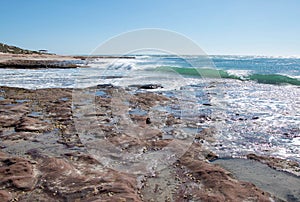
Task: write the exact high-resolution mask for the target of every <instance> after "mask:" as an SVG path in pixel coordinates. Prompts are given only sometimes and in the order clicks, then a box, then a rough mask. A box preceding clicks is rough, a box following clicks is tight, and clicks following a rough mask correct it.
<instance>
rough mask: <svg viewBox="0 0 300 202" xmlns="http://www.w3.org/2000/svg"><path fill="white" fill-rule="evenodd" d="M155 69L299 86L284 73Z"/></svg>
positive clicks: (182, 73) (179, 68)
mask: <svg viewBox="0 0 300 202" xmlns="http://www.w3.org/2000/svg"><path fill="white" fill-rule="evenodd" d="M156 71H164V72H174V73H178V74H181V75H187V76H195V77H202V78H225V79H237V80H243V81H244V80H252V81H256V82H258V83H265V84H274V85H282V84H291V85H296V86H300V80H298V79H296V78H291V77H289V76H285V75H279V74H251V75H248V76H244V77H240V76H236V75H232V74H229V73H228V72H227V71H225V70H218V69H208V68H207V69H206V68H182V67H170V66H162V67H157V68H156Z"/></svg>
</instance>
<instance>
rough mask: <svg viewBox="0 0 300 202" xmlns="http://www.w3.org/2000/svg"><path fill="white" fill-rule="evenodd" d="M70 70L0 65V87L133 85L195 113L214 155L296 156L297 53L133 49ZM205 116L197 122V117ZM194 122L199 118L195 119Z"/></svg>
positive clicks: (183, 113)
mask: <svg viewBox="0 0 300 202" xmlns="http://www.w3.org/2000/svg"><path fill="white" fill-rule="evenodd" d="M85 65H88V66H89V67H88V68H87V67H82V68H76V69H36V70H25V69H0V85H2V86H13V87H22V88H29V89H36V88H84V87H89V86H95V85H98V84H113V85H116V86H122V87H125V88H131V89H132V91H139V89H137V88H136V86H137V85H143V84H159V85H161V86H162V88H157V89H150V90H147V91H156V92H159V93H162V94H164V95H165V96H168V97H170V98H172V97H174V98H176V99H179V100H180V102H181V106H180V110H179V111H178V110H176V111H175V110H174V111H172V110H173V109H170V111H171V112H173V113H174V114H176V116H178V117H179V118H190V117H193V118H194V120H195V122H197V125H198V127H199V130H203V129H204V128H214V129H215V130H214V133H213V134H214V135H213V136H214V137H213V138H214V141H212V142H202V143H203V145H204V146H205V147H207V148H209V149H210V150H211V151H213V152H215V153H216V154H218V155H219V156H220V157H244V156H245V155H247V154H249V153H256V154H261V155H269V156H275V157H281V158H284V159H291V160H295V161H298V162H300V87H299V86H300V58H295V57H290V58H284V57H262V56H180V57H179V56H173V55H147V56H146V55H135V57H134V58H130V59H128V58H127V59H126V58H120V59H112V58H106V59H103V58H98V59H97V58H93V59H91V60H89V61H87V62H86V63H85V64H83V66H85ZM203 115H205V116H206V115H207V116H209V117H210V119H209V120H207V121H205V122H200V121H199V120H200V118H199V117H203ZM198 121H199V123H198Z"/></svg>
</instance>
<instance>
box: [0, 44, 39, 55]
mask: <svg viewBox="0 0 300 202" xmlns="http://www.w3.org/2000/svg"><path fill="white" fill-rule="evenodd" d="M0 52H2V53H12V54H33V53H36V54H40V53H39V52H38V51H31V50H25V49H22V48H18V47H16V46H9V45H6V44H3V43H0Z"/></svg>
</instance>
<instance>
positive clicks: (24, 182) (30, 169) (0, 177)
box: [0, 158, 37, 190]
mask: <svg viewBox="0 0 300 202" xmlns="http://www.w3.org/2000/svg"><path fill="white" fill-rule="evenodd" d="M36 181H37V179H36V176H35V172H34V166H33V165H32V164H31V162H29V161H27V160H25V159H22V158H1V167H0V184H2V183H8V184H9V185H10V186H12V187H15V188H19V189H22V190H32V189H33V188H34V186H35V184H36Z"/></svg>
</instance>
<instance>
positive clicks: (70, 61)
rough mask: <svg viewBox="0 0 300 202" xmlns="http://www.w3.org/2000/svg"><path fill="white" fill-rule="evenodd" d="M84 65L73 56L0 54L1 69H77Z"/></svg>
mask: <svg viewBox="0 0 300 202" xmlns="http://www.w3.org/2000/svg"><path fill="white" fill-rule="evenodd" d="M82 64H83V62H82V61H81V59H79V58H75V57H72V56H60V55H51V54H9V53H0V68H14V69H38V68H76V67H79V66H82Z"/></svg>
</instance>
